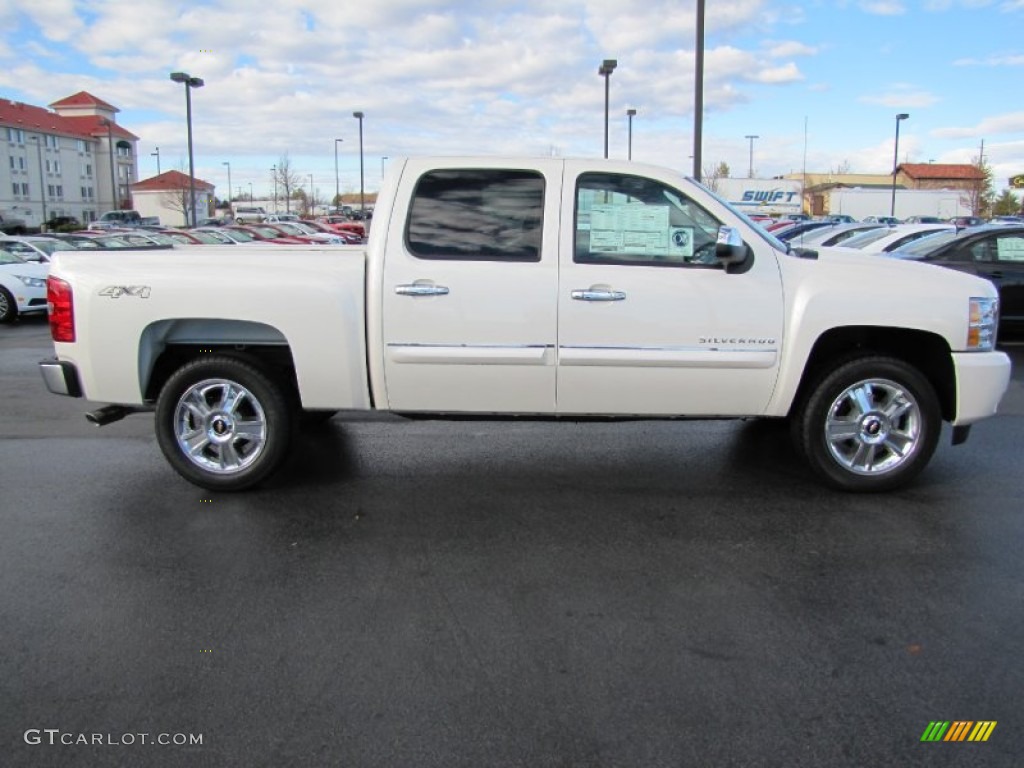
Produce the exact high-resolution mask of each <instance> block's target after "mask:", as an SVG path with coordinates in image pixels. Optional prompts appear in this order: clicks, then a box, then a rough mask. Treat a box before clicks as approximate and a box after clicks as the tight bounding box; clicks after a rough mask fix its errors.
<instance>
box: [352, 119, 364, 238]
mask: <svg viewBox="0 0 1024 768" xmlns="http://www.w3.org/2000/svg"><path fill="white" fill-rule="evenodd" d="M352 117H354V118H355V119H356V120H358V121H359V210H360V212H361V213H362V214H363V218H365V217H366V187H365V185H364V182H363V113H362V112H353V113H352Z"/></svg>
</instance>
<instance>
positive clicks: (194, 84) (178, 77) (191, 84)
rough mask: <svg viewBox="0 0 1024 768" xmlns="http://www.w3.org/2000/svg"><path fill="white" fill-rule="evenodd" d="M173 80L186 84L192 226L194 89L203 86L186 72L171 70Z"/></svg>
mask: <svg viewBox="0 0 1024 768" xmlns="http://www.w3.org/2000/svg"><path fill="white" fill-rule="evenodd" d="M171 80H173V81H174V82H176V83H182V84H183V85H184V86H185V122H186V123H187V124H188V195H189V208H191V209H192V226H193V227H194V226H196V169H195V161H194V159H193V156H192V89H193V88H202V87H203V85H204V83H203V79H202V78H201V77H192V76H191V75H189V74H187V73H185V72H171Z"/></svg>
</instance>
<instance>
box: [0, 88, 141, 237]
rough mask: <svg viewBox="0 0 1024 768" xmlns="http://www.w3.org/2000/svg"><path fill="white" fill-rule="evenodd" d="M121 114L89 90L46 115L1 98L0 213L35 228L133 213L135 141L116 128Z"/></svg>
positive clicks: (55, 104)
mask: <svg viewBox="0 0 1024 768" xmlns="http://www.w3.org/2000/svg"><path fill="white" fill-rule="evenodd" d="M119 111H120V110H119V109H118V108H117V107H115V106H113V105H111V104H108V103H107V102H105V101H103V100H102V99H99V98H97V97H95V96H93V95H92V94H90V93H87V92H86V91H79V92H78V93H76V94H74V95H73V96H68V97H67V98H65V99H61V100H60V101H55V102H53V103H52V104H50V108H49V109H46V108H44V107H38V106H33V105H31V104H23V103H20V102H16V101H12V100H10V99H4V98H0V210H4V211H10V212H11V213H12V214H14V215H15V216H17V217H19V218H22V219H24V220H25V222H26V223H27V224H28V226H30V227H38V226H40V225H41V224H42V223H43V222H44V221H48V220H50V219H52V218H54V217H56V216H74V217H75V218H77V219H78V220H79V221H81V222H83V223H86V222H89V221H94V220H95V219H96V218H98V217H99V215H100V214H101V213H102V212H103V211H108V210H113V209H118V208H122V209H130V208H131V207H132V199H131V185H132V184H133V183H135V182H136V181H137V180H138V162H137V152H136V149H137V144H138V141H139V137H138V136H136V135H135V134H133V133H132V132H131V131H129V130H127V129H126V128H124V127H122V126H120V125H118V124H117V117H116V116H117V113H118V112H119Z"/></svg>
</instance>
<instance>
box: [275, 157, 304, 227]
mask: <svg viewBox="0 0 1024 768" xmlns="http://www.w3.org/2000/svg"><path fill="white" fill-rule="evenodd" d="M274 177H275V179H276V180H277V186H278V187H280V188H281V189H282V190H284V205H285V211H287V212H288V213H291V210H292V204H291V200H292V196H293V195H294V193H295V190H296V189H299V188H300V187H301V186H302V185H301V184H300V181H299V174H297V173H296V172H295V171H294V170H292V161H291V159H290V158H289V157H288V153H287V152H285V153H284V154H283V155H281V157H280V159H279V160H278V161H277V170H276V171H274Z"/></svg>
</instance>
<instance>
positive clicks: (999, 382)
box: [953, 352, 1010, 426]
mask: <svg viewBox="0 0 1024 768" xmlns="http://www.w3.org/2000/svg"><path fill="white" fill-rule="evenodd" d="M953 367H954V370H955V371H956V416H955V418H954V419H953V426H961V425H966V424H973V423H974V422H976V421H980V420H981V419H987V418H988V417H989V416H994V415H995V412H996V408H997V407H998V406H999V401H1000V400H1001V399H1002V397H1003V395H1004V394H1005V393H1006V388H1007V387H1008V386H1009V384H1010V358H1009V356H1007V354H1006V353H1005V352H958V353H954V354H953Z"/></svg>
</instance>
